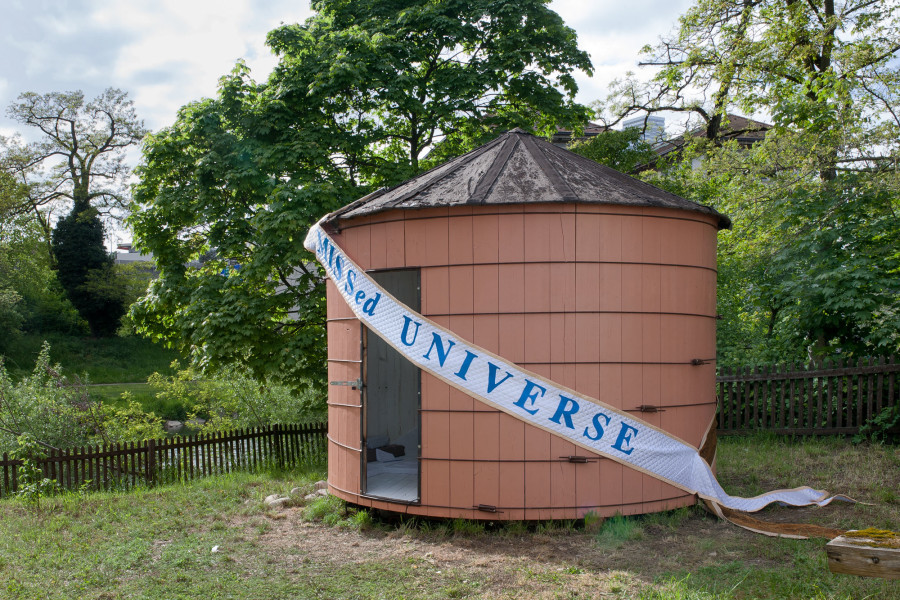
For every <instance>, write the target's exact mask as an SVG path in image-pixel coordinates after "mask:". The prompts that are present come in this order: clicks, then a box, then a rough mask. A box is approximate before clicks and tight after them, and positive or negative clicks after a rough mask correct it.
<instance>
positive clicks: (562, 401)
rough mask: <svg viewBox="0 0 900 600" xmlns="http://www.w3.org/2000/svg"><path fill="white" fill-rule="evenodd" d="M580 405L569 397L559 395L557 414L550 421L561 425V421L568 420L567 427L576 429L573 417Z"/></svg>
mask: <svg viewBox="0 0 900 600" xmlns="http://www.w3.org/2000/svg"><path fill="white" fill-rule="evenodd" d="M579 408H580V407H579V406H578V403H577V402H575V400H573V399H572V398H569V397H567V396H563V395H562V394H560V395H559V405H558V406H557V407H556V412H555V413H553V416H552V417H550V420H551V421H553V422H554V423H556V424H557V425H561V423H560V422H559V420H560V419H565V420H566V427H568V428H569V429H575V425H573V424H572V415H574V414H575V413H577V412H578V409H579Z"/></svg>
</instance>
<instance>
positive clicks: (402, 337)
mask: <svg viewBox="0 0 900 600" xmlns="http://www.w3.org/2000/svg"><path fill="white" fill-rule="evenodd" d="M410 323H415V324H416V330H415V331H414V332H413V338H412V339H411V340H409V341H407V340H406V337H407V335H406V334H407V332H408V331H409V324H410ZM419 325H421V323H419V322H418V321H413V320H412V319H410V318H409V317H408V316H406V315H403V331H401V332H400V341H401V342H403V345H404V346H412V345H413V344H415V343H416V338H417V337H419Z"/></svg>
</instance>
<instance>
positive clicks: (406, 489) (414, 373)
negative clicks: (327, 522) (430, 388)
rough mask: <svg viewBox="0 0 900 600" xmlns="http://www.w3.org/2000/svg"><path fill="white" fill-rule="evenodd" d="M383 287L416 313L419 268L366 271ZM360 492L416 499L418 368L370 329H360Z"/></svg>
mask: <svg viewBox="0 0 900 600" xmlns="http://www.w3.org/2000/svg"><path fill="white" fill-rule="evenodd" d="M371 275H372V278H373V279H375V281H377V282H378V283H379V284H380V285H381V286H382V287H384V289H386V290H387V291H388V292H390V293H391V295H393V296H394V297H395V298H397V299H398V300H399V301H400V302H403V303H404V304H406V305H407V306H409V307H410V308H411V309H413V310H415V311H419V310H420V309H419V270H418V269H396V270H390V271H378V272H374V273H371ZM362 354H363V378H364V382H365V386H364V387H363V390H364V394H363V405H364V411H365V417H364V430H363V441H364V447H365V453H364V456H363V467H364V468H363V470H362V473H363V481H362V484H363V486H362V488H363V493H364V494H365V495H366V496H375V497H378V498H387V499H391V500H394V501H402V502H418V500H419V498H420V497H421V496H420V493H419V483H420V477H419V447H420V440H419V431H420V416H419V407H420V373H419V368H418V367H416V366H415V365H413V364H412V363H411V362H409V361H408V360H407V359H406V358H404V357H403V356H402V355H401V354H400V353H399V352H397V351H396V350H394V348H392V347H391V346H390V345H388V344H387V342H385V341H384V340H382V339H381V338H380V337H378V335H377V334H375V333H373V332H372V331H370V330H369V329H364V333H363V353H362Z"/></svg>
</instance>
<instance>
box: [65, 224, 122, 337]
mask: <svg viewBox="0 0 900 600" xmlns="http://www.w3.org/2000/svg"><path fill="white" fill-rule="evenodd" d="M53 254H54V256H56V263H57V267H58V271H57V278H58V279H59V282H60V284H61V285H62V287H63V289H64V290H66V295H67V296H68V298H69V300H70V301H71V302H72V305H73V306H74V307H75V310H77V311H78V314H80V315H81V316H82V317H83V318H84V320H85V321H87V322H88V326H89V327H90V328H91V334H93V335H94V336H95V337H109V336H111V335H114V334H115V333H116V330H117V329H118V328H119V321H120V319H121V318H122V315H124V314H125V311H126V309H127V306H126V305H125V304H124V302H123V299H122V297H121V295H120V294H118V293H117V292H116V288H117V287H118V286H116V285H115V283H116V282H115V281H113V280H114V279H115V275H116V274H115V271H114V270H113V257H112V255H111V254H110V253H109V252H107V250H106V247H105V246H104V244H103V223H101V222H100V217H99V216H98V214H97V210H96V209H94V208H93V207H87V208H85V209H83V210H77V209H73V210H72V212H71V213H70V214H69V215H67V216H66V217H65V218H63V219H61V220H60V221H59V223H57V224H56V229H54V230H53Z"/></svg>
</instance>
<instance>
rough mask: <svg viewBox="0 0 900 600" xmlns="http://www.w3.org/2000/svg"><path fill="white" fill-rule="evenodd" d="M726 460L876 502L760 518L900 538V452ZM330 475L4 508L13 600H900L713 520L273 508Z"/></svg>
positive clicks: (736, 475) (801, 546)
mask: <svg viewBox="0 0 900 600" xmlns="http://www.w3.org/2000/svg"><path fill="white" fill-rule="evenodd" d="M718 460H719V473H720V480H721V481H722V483H723V485H724V486H725V487H726V489H727V490H728V491H729V492H732V493H735V492H739V493H757V492H758V491H759V490H761V489H771V488H775V487H788V486H793V485H797V484H800V483H810V484H811V485H814V486H821V487H825V488H826V489H829V490H831V491H833V492H844V493H848V494H849V495H851V496H854V497H856V498H857V499H859V500H862V501H865V502H871V503H872V504H871V505H863V504H857V505H848V504H837V505H835V506H831V507H825V508H821V509H820V508H813V509H800V510H792V509H786V508H777V507H776V508H772V509H768V510H766V511H763V513H762V514H761V515H760V517H761V518H765V519H770V520H776V519H787V520H794V521H804V522H815V523H820V524H823V525H831V526H835V525H837V526H844V527H853V528H861V527H866V526H876V527H882V528H889V529H894V530H897V529H900V503H898V499H897V497H896V495H892V493H895V492H896V490H897V489H898V488H900V448H898V447H896V446H893V447H891V446H878V445H872V446H866V445H864V446H852V445H850V444H849V443H847V442H845V441H843V440H807V441H804V442H794V443H791V442H786V441H783V440H780V439H778V438H774V437H753V438H744V439H735V438H726V439H724V440H722V441H721V443H720V451H719V459H718ZM323 477H324V472H323V470H313V471H307V472H292V473H259V474H235V475H230V476H225V477H216V478H209V479H206V480H201V481H195V482H193V483H190V484H187V485H172V486H165V487H159V488H154V489H146V490H138V491H135V492H132V493H103V494H86V495H83V496H80V495H77V494H71V495H66V496H61V497H57V498H51V499H48V500H45V501H44V503H43V505H42V506H41V507H40V508H39V509H36V508H34V507H30V506H27V505H25V504H23V503H22V502H21V501H19V500H16V499H12V500H4V501H0V598H60V599H62V598H67V599H68V598H91V599H101V598H102V599H106V600H111V599H118V598H147V599H150V598H160V599H161V598H174V599H178V598H185V599H187V598H191V599H193V598H204V599H216V598H248V599H249V598H254V599H256V598H267V599H268V598H348V599H349V598H361V599H362V598H366V599H368V598H388V599H394V598H397V599H399V598H435V599H437V598H509V599H516V600H524V599H530V598H548V599H550V598H564V599H575V598H579V599H581V598H647V599H652V598H659V599H663V598H683V599H713V598H736V599H745V598H810V599H823V598H847V599H857V598H884V599H889V598H900V582H888V581H882V580H875V579H863V578H857V577H850V576H836V575H832V574H831V573H830V572H829V571H828V570H827V567H826V561H825V553H824V545H825V540H804V541H798V540H784V539H775V538H768V537H764V536H761V535H758V534H753V533H750V532H747V531H744V530H742V529H739V528H737V527H735V526H733V525H730V524H728V523H724V522H720V521H717V520H715V519H714V518H712V517H710V516H709V515H707V514H706V513H704V512H703V511H701V510H699V509H681V510H679V511H674V512H671V513H664V514H660V515H649V516H645V517H639V518H628V519H621V518H617V519H610V520H608V521H607V522H606V523H604V524H603V526H602V527H601V529H600V530H599V532H588V531H586V530H585V529H584V528H583V527H582V526H581V524H572V523H560V524H531V525H527V526H526V525H523V524H521V523H514V524H509V525H505V526H499V525H488V526H485V525H484V524H480V523H473V522H462V521H455V522H441V521H426V522H410V521H405V522H404V521H397V520H379V518H373V517H372V516H370V515H366V514H362V513H356V514H355V515H354V514H353V511H352V510H350V511H346V510H345V508H344V507H343V505H342V503H340V502H336V501H335V499H333V498H330V499H323V500H321V501H317V502H315V503H314V504H312V505H310V506H307V507H306V508H305V509H304V508H303V507H299V506H298V507H292V508H286V509H280V510H273V509H269V508H267V507H266V506H265V504H264V503H263V499H264V498H265V497H266V496H267V495H269V494H272V493H285V492H287V491H288V490H290V489H291V488H292V487H294V486H301V487H303V488H304V489H306V490H308V489H311V484H312V482H314V481H315V480H317V479H320V478H323ZM315 517H318V518H315ZM323 517H324V520H323ZM326 522H327V523H330V524H326ZM214 550H215V551H214Z"/></svg>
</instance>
